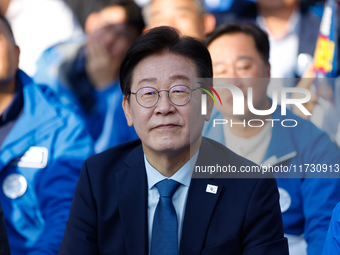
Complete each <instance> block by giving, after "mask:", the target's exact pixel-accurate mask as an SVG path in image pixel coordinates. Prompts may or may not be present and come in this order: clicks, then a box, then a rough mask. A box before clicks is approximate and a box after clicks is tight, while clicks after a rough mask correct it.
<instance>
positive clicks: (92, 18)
mask: <svg viewBox="0 0 340 255" xmlns="http://www.w3.org/2000/svg"><path fill="white" fill-rule="evenodd" d="M97 28H98V12H92V13H90V15H89V16H88V17H87V19H86V21H85V33H86V34H88V35H89V34H91V33H93V32H94V31H95V30H96V29H97Z"/></svg>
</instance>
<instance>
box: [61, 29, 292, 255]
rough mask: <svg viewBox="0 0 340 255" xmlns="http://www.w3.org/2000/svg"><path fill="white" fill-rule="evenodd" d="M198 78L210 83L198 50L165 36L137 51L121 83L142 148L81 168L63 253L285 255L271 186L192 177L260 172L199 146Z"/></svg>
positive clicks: (197, 45)
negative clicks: (214, 171)
mask: <svg viewBox="0 0 340 255" xmlns="http://www.w3.org/2000/svg"><path fill="white" fill-rule="evenodd" d="M195 77H207V78H212V64H211V58H210V55H209V52H208V50H207V49H206V48H205V47H204V46H203V44H202V43H201V42H199V41H197V40H195V39H193V38H190V37H183V38H180V37H179V36H178V33H177V32H176V31H175V30H174V29H171V28H169V27H159V28H155V29H152V30H150V31H149V32H148V33H146V34H144V35H143V36H141V37H139V38H138V39H137V41H136V42H135V43H134V44H133V45H132V47H131V48H130V49H129V51H128V52H127V54H126V56H125V58H124V60H123V62H122V64H121V69H120V81H121V88H122V91H123V94H124V101H123V108H124V112H125V116H126V118H127V122H128V124H129V125H130V126H132V125H134V127H135V129H136V132H137V134H138V136H139V138H140V140H135V141H132V142H128V143H125V144H121V145H118V146H116V147H113V148H111V149H109V150H108V151H105V152H103V153H101V154H98V155H96V156H93V157H91V158H89V159H88V160H86V161H85V163H84V165H83V169H82V173H81V176H80V179H79V182H78V185H77V188H76V192H75V197H74V200H73V203H72V208H71V211H70V215H69V220H68V223H67V227H66V231H65V235H64V239H63V241H62V244H61V246H60V250H59V254H138V255H140V254H145V255H146V254H151V255H160V254H174V255H175V254H183V255H187V254H190V255H194V254H197V255H198V254H205V255H209V254H251V255H256V254H275V255H278V254H288V247H287V241H286V239H285V238H284V237H283V227H282V219H281V214H280V207H279V203H278V192H277V186H276V182H275V180H274V179H272V178H268V179H267V178H249V179H237V178H235V179H230V178H214V179H212V178H211V176H213V175H210V174H209V173H208V175H209V177H210V178H200V177H205V174H204V173H203V174H201V173H199V171H196V170H197V167H200V166H203V165H207V166H213V165H217V164H218V165H220V166H223V165H226V164H230V165H232V166H235V167H236V168H238V169H240V168H241V167H242V166H255V167H256V165H255V164H254V163H252V162H250V161H248V160H246V159H244V158H242V157H240V156H238V155H236V154H234V153H233V152H231V151H230V150H229V149H227V148H226V147H224V146H223V145H221V144H218V143H216V142H214V141H212V140H209V139H205V138H202V135H201V132H202V129H203V125H204V121H205V120H208V119H209V118H210V113H211V110H212V106H213V103H212V100H207V115H202V114H201V95H202V93H201V92H200V91H201V90H200V89H199V88H198V87H197V84H196V86H195V84H193V83H191V81H193V80H194V79H195ZM194 169H195V172H194V174H195V177H198V178H191V172H193V171H194ZM221 176H222V177H223V173H222V174H219V175H218V176H217V177H221Z"/></svg>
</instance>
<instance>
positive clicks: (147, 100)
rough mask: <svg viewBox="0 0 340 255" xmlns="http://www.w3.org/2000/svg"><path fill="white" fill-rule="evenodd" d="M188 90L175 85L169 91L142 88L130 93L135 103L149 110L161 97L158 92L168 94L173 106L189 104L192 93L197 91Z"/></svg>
mask: <svg viewBox="0 0 340 255" xmlns="http://www.w3.org/2000/svg"><path fill="white" fill-rule="evenodd" d="M197 89H198V88H195V89H190V88H189V87H188V86H186V85H176V86H173V87H171V88H170V89H169V90H159V91H158V90H157V89H155V88H152V87H143V88H140V89H138V90H137V92H135V93H134V92H130V93H131V94H132V95H135V96H136V100H137V103H138V104H139V105H140V106H142V107H145V108H150V107H153V106H155V105H156V104H157V103H158V101H159V98H160V97H161V95H160V92H162V91H166V92H168V98H169V100H170V102H171V103H173V104H174V105H178V106H182V105H186V104H187V103H189V101H190V99H191V95H192V91H195V90H197Z"/></svg>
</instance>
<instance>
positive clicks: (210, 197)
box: [180, 138, 225, 255]
mask: <svg viewBox="0 0 340 255" xmlns="http://www.w3.org/2000/svg"><path fill="white" fill-rule="evenodd" d="M221 146H222V145H221ZM216 155H218V153H217V150H216V148H214V147H213V146H211V145H210V144H209V143H208V142H207V140H206V139H205V138H203V139H202V145H201V147H200V152H199V155H198V159H197V162H196V165H197V166H201V165H206V166H209V165H210V166H214V165H216V163H220V165H223V163H221V162H219V161H216V160H217V159H218V157H216ZM224 155H225V154H224ZM194 175H195V174H194ZM194 175H193V176H194ZM202 176H209V178H192V179H191V183H190V188H189V192H188V199H187V204H186V209H185V215H184V222H183V230H182V238H181V246H180V254H183V255H184V254H192V255H194V254H201V250H202V248H203V245H204V240H205V237H206V234H207V231H208V227H209V222H210V218H211V217H212V214H213V212H214V209H215V206H216V203H217V200H218V198H219V196H220V194H221V191H222V188H223V187H222V185H220V184H218V183H216V182H215V181H213V180H212V179H211V177H213V176H212V175H210V174H207V175H201V176H200V177H202ZM196 177H198V176H196ZM209 184H210V185H214V186H217V192H216V194H214V193H209V192H207V191H206V190H207V186H208V185H209Z"/></svg>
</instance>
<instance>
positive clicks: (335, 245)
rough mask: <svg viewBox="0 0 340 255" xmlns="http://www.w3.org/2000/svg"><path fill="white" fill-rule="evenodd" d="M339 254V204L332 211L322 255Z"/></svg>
mask: <svg viewBox="0 0 340 255" xmlns="http://www.w3.org/2000/svg"><path fill="white" fill-rule="evenodd" d="M339 253H340V203H338V204H337V206H336V207H335V208H334V210H333V215H332V219H331V223H330V224H329V229H328V233H327V237H326V241H325V246H324V248H323V252H322V254H323V255H333V254H339Z"/></svg>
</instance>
